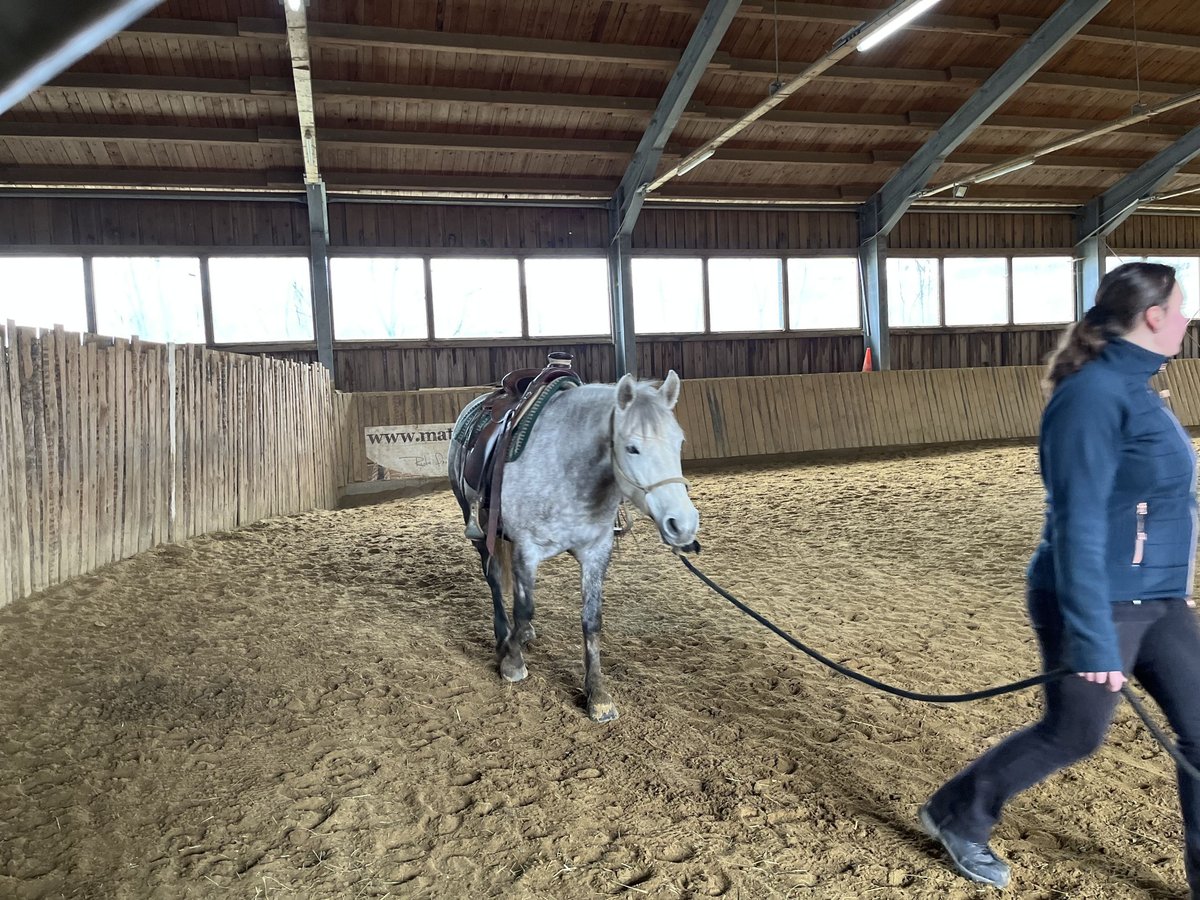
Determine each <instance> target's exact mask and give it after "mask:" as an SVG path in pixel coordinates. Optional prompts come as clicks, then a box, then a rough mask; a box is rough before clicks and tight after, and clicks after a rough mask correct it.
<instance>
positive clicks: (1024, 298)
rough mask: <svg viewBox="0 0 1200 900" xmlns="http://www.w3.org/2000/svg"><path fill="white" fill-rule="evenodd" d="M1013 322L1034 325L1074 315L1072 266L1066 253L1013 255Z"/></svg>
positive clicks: (1068, 318) (1064, 319)
mask: <svg viewBox="0 0 1200 900" xmlns="http://www.w3.org/2000/svg"><path fill="white" fill-rule="evenodd" d="M1012 279H1013V323H1014V324H1016V325H1036V324H1041V323H1052V322H1070V321H1071V320H1072V319H1074V318H1075V267H1074V264H1073V263H1072V261H1071V257H1069V256H1014V257H1013V261H1012Z"/></svg>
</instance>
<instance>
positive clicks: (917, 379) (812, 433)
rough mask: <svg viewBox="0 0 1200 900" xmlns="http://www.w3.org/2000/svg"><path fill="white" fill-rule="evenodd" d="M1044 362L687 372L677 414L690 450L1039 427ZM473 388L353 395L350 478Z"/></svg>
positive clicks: (1175, 374) (1190, 401) (1005, 435)
mask: <svg viewBox="0 0 1200 900" xmlns="http://www.w3.org/2000/svg"><path fill="white" fill-rule="evenodd" d="M1041 377H1042V368H1041V367H1040V366H1010V367H1005V368H988V369H985V368H978V369H938V370H924V371H901V372H865V373H864V372H847V373H841V374H829V375H805V376H797V375H780V376H769V377H762V378H701V379H692V380H687V379H685V380H684V382H683V386H682V391H681V395H680V400H679V406H678V408H677V410H676V413H677V415H678V417H679V422H680V424H681V425H682V426H683V429H684V431H685V432H686V434H687V437H688V439H687V442H686V443H685V444H684V446H683V452H684V459H685V460H697V461H698V460H724V459H740V458H753V457H761V456H774V455H787V454H797V453H810V452H816V451H839V450H858V449H864V448H871V447H910V446H923V445H938V444H957V443H973V442H979V441H992V440H1012V439H1031V438H1034V437H1036V435H1037V430H1038V424H1039V421H1040V419H1041V412H1042V406H1043V398H1042V393H1041V387H1040V381H1041ZM1163 386H1165V387H1168V388H1169V389H1170V390H1171V394H1172V396H1171V400H1170V402H1171V404H1172V407H1173V409H1174V410H1175V412H1176V414H1177V415H1178V416H1179V418H1180V421H1182V422H1183V424H1184V425H1186V426H1189V427H1193V426H1200V360H1177V361H1176V362H1174V363H1172V365H1171V366H1170V368H1169V369H1168V370H1167V373H1166V376H1165V377H1164V378H1163ZM477 395H478V391H477V390H471V389H460V388H455V389H445V390H429V391H419V392H416V391H414V392H402V393H388V394H354V395H352V400H351V405H352V407H353V413H352V415H351V416H350V418H351V419H352V425H351V426H350V427H349V428H348V429H347V435H348V438H349V440H350V449H349V451H348V456H349V457H350V458H351V459H352V460H353V461H354V462H353V464H352V465H351V467H350V475H351V480H353V481H361V480H366V479H369V478H370V477H371V475H372V471H373V468H372V466H371V464H370V463H369V462H368V461H367V459H366V456H365V449H364V445H363V429H364V428H366V427H370V426H374V425H420V424H429V425H432V424H440V423H446V422H453V421H454V420H455V418H457V415H458V413H459V412H460V411H461V410H462V408H463V407H464V406H466V404H467V403H469V402H470V401H471V400H472V399H473V398H474V397H476V396H477Z"/></svg>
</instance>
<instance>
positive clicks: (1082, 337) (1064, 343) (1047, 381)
mask: <svg viewBox="0 0 1200 900" xmlns="http://www.w3.org/2000/svg"><path fill="white" fill-rule="evenodd" d="M1099 309H1100V307H1099V306H1093V307H1092V308H1091V309H1089V310H1088V311H1087V312H1086V313H1085V314H1084V316H1083V318H1082V319H1080V320H1079V321H1078V322H1076V323H1075V324H1074V325H1072V326H1071V327H1070V328H1068V329H1067V330H1066V331H1065V332H1063V336H1062V338H1061V339H1060V340H1059V342H1058V347H1057V348H1056V349H1055V350H1054V353H1052V354H1051V356H1050V359H1049V360H1048V362H1047V364H1046V374H1045V376H1043V378H1042V390H1043V391H1044V392H1045V394H1046V396H1047V397H1049V396H1050V395H1051V394H1053V393H1054V389H1055V388H1056V387H1058V383H1059V382H1060V381H1062V380H1063V379H1064V378H1066V377H1067V376H1068V375H1074V374H1075V373H1076V372H1078V371H1079V370H1080V369H1082V368H1083V367H1084V366H1085V365H1086V364H1087V363H1090V362H1091V361H1092V360H1093V359H1095V358H1096V357H1097V356H1099V355H1100V354H1101V353H1102V352H1103V351H1104V348H1105V346H1107V344H1108V338H1109V333H1108V331H1107V329H1106V328H1105V327H1104V325H1103V324H1102V320H1103V318H1104V316H1103V314H1102V313H1100V312H1098V310H1099Z"/></svg>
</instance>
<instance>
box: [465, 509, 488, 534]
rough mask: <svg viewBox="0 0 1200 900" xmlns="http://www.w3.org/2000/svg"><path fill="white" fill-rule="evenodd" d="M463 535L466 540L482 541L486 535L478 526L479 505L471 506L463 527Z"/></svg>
mask: <svg viewBox="0 0 1200 900" xmlns="http://www.w3.org/2000/svg"><path fill="white" fill-rule="evenodd" d="M463 536H464V537H465V538H466V539H467V540H468V541H482V540H484V539H485V538H486V537H487V535H486V534H484V533H483V529H482V528H480V527H479V507H478V506H472V507H471V518H469V519H468V520H467V527H466V528H465V529H463Z"/></svg>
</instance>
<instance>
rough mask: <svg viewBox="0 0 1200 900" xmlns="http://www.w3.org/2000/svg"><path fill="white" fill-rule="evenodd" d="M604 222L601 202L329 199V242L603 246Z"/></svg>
mask: <svg viewBox="0 0 1200 900" xmlns="http://www.w3.org/2000/svg"><path fill="white" fill-rule="evenodd" d="M607 228H608V212H607V211H606V210H605V209H603V208H599V207H576V208H565V207H541V206H451V205H445V204H421V203H338V202H330V204H329V243H330V246H331V247H337V248H344V247H374V248H380V249H396V248H407V249H420V250H513V251H520V250H598V251H600V252H603V251H604V250H605V249H606V248H607V247H608V235H607V233H606V232H607Z"/></svg>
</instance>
